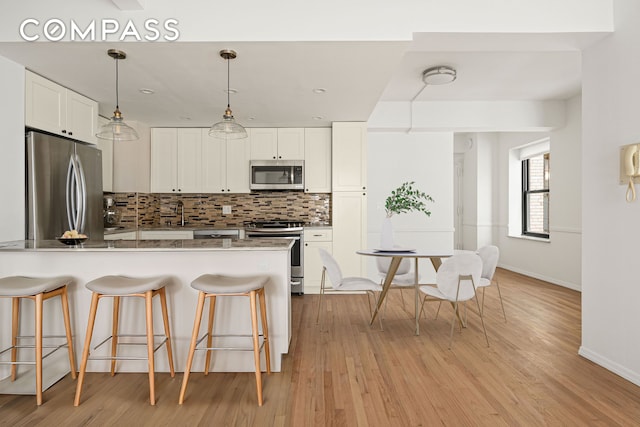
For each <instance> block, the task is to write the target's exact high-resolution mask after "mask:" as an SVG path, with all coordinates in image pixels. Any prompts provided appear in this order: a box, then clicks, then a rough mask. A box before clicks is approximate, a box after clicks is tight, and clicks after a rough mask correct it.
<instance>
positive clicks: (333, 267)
mask: <svg viewBox="0 0 640 427" xmlns="http://www.w3.org/2000/svg"><path fill="white" fill-rule="evenodd" d="M318 251H319V252H320V259H321V260H322V264H323V267H322V279H321V281H320V298H319V300H318V313H317V315H316V324H318V323H320V310H321V306H322V300H323V297H324V293H325V290H326V276H329V280H330V281H331V289H332V290H333V291H347V292H355V291H364V292H366V293H367V302H368V303H369V314H371V296H373V299H374V303H376V302H377V299H376V297H375V292H381V291H382V285H380V284H379V283H376V282H374V281H373V280H371V279H368V278H366V277H343V276H342V270H340V266H339V265H338V263H337V261H336V260H335V258H334V257H333V256H332V255H331V254H330V253H329V252H327V251H326V250H324V249H322V248H318ZM380 328H381V329H382V319H380Z"/></svg>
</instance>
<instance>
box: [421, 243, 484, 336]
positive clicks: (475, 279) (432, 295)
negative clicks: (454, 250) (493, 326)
mask: <svg viewBox="0 0 640 427" xmlns="http://www.w3.org/2000/svg"><path fill="white" fill-rule="evenodd" d="M481 275H482V259H480V256H479V255H477V254H475V253H461V254H456V255H453V256H452V257H450V258H447V259H446V260H444V261H443V263H442V265H441V266H440V268H439V269H438V272H437V273H436V285H435V286H433V285H422V286H420V291H421V292H422V293H424V294H425V296H424V299H423V300H422V309H424V303H425V302H427V301H437V302H442V301H448V302H450V303H451V305H452V306H453V311H454V314H455V316H453V317H452V319H451V332H450V335H449V348H451V342H452V341H453V328H454V324H455V320H456V318H457V319H458V320H459V322H460V324H461V325H462V324H463V322H462V318H461V316H460V310H459V305H460V303H461V302H465V301H469V300H471V299H473V298H474V297H475V300H476V304H477V306H478V314H479V315H480V322H481V323H482V330H483V331H484V338H485V340H486V341H487V347H488V346H489V338H488V337H487V330H486V329H485V327H484V318H483V316H482V310H481V309H480V302H479V301H478V298H477V293H476V287H477V285H476V284H477V283H479V282H480V278H481Z"/></svg>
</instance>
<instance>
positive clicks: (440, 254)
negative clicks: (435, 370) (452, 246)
mask: <svg viewBox="0 0 640 427" xmlns="http://www.w3.org/2000/svg"><path fill="white" fill-rule="evenodd" d="M356 253H357V254H359V255H364V256H373V257H386V258H391V263H390V265H389V269H388V270H387V275H386V277H385V279H384V283H383V285H382V292H381V293H380V297H379V298H378V302H377V304H376V308H375V310H374V311H373V315H372V316H371V324H373V322H374V321H375V320H376V317H377V316H378V312H379V311H380V307H382V303H383V302H384V299H385V297H386V296H387V292H388V291H389V288H390V287H391V284H392V283H393V277H394V276H395V275H396V272H397V271H398V267H399V266H400V262H401V261H402V260H403V259H404V258H413V259H414V260H415V267H414V269H413V273H414V290H415V298H414V299H415V317H416V335H420V322H419V320H420V291H419V286H420V283H418V282H419V280H418V277H419V274H418V261H419V260H420V258H429V259H430V260H431V264H432V265H433V268H434V269H435V271H436V272H437V271H438V268H439V267H440V265H441V264H442V258H447V257H450V256H452V255H453V253H454V251H453V250H430V249H424V250H423V249H404V248H397V249H390V250H382V249H361V250H359V251H356Z"/></svg>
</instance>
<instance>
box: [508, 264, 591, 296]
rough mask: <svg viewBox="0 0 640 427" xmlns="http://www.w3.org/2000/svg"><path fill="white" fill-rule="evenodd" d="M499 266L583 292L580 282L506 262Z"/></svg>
mask: <svg viewBox="0 0 640 427" xmlns="http://www.w3.org/2000/svg"><path fill="white" fill-rule="evenodd" d="M498 267H500V268H504V269H505V270H509V271H513V272H515V273H519V274H524V275H525V276H529V277H533V278H534V279H540V280H544V281H545V282H549V283H552V284H554V285H558V286H562V287H564V288H568V289H571V290H574V291H578V292H582V287H581V286H580V285H579V284H576V283H571V282H567V281H564V280H560V279H556V278H555V277H549V276H545V275H544V274H538V273H534V272H532V271H527V270H523V269H521V268H518V267H514V266H511V265H506V264H502V263H500V264H498Z"/></svg>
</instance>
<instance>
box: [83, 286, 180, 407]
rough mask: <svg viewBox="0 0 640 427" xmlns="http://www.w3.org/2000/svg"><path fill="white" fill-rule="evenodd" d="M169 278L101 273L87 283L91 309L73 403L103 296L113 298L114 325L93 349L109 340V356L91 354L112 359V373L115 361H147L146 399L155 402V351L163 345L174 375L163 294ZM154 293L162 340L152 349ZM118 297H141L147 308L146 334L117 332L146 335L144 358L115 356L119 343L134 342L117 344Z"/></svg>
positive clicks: (101, 358)
mask: <svg viewBox="0 0 640 427" xmlns="http://www.w3.org/2000/svg"><path fill="white" fill-rule="evenodd" d="M168 281H169V277H167V276H158V277H148V278H134V277H125V276H104V277H100V278H98V279H95V280H92V281H91V282H89V283H87V288H88V289H89V290H91V291H93V295H92V296H91V308H90V310H89V324H88V325H87V334H86V336H85V341H84V350H83V351H82V362H81V363H80V374H79V376H78V385H77V387H76V397H75V400H74V402H73V405H74V406H78V405H79V404H80V393H81V392H82V382H83V381H84V374H85V371H86V369H87V360H88V359H89V353H90V351H89V350H90V347H91V336H92V334H93V326H94V324H95V320H96V312H97V311H98V301H99V300H100V298H103V297H111V298H113V325H112V334H111V336H109V337H108V338H107V339H105V340H104V341H102V342H101V343H100V344H98V345H97V346H96V347H94V350H96V349H98V347H100V346H101V345H103V344H105V343H106V342H107V341H109V339H111V356H110V357H92V358H91V359H96V360H111V376H114V375H115V372H116V360H140V359H143V360H144V359H146V360H148V363H149V401H150V403H151V404H152V405H155V404H156V398H155V381H154V353H155V351H156V350H158V349H159V348H160V347H161V346H162V345H163V344H165V345H166V348H167V356H168V358H169V370H170V371H171V376H172V377H173V376H174V375H175V371H174V370H173V354H172V352H171V334H170V332H169V315H168V313H167V296H166V293H165V286H166V284H167V283H168ZM156 295H160V305H161V307H162V320H163V322H164V335H156V336H159V337H162V338H163V339H162V342H161V343H160V344H158V346H157V347H155V348H154V334H153V311H152V298H153V297H154V296H156ZM120 297H141V298H144V300H145V311H146V321H147V322H146V323H147V333H146V334H145V335H120V336H121V337H123V336H126V337H146V341H147V344H146V345H147V357H133V356H120V357H119V356H117V354H116V353H117V347H118V344H121V345H127V344H131V345H135V343H118V336H119V335H118V317H119V312H120Z"/></svg>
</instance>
